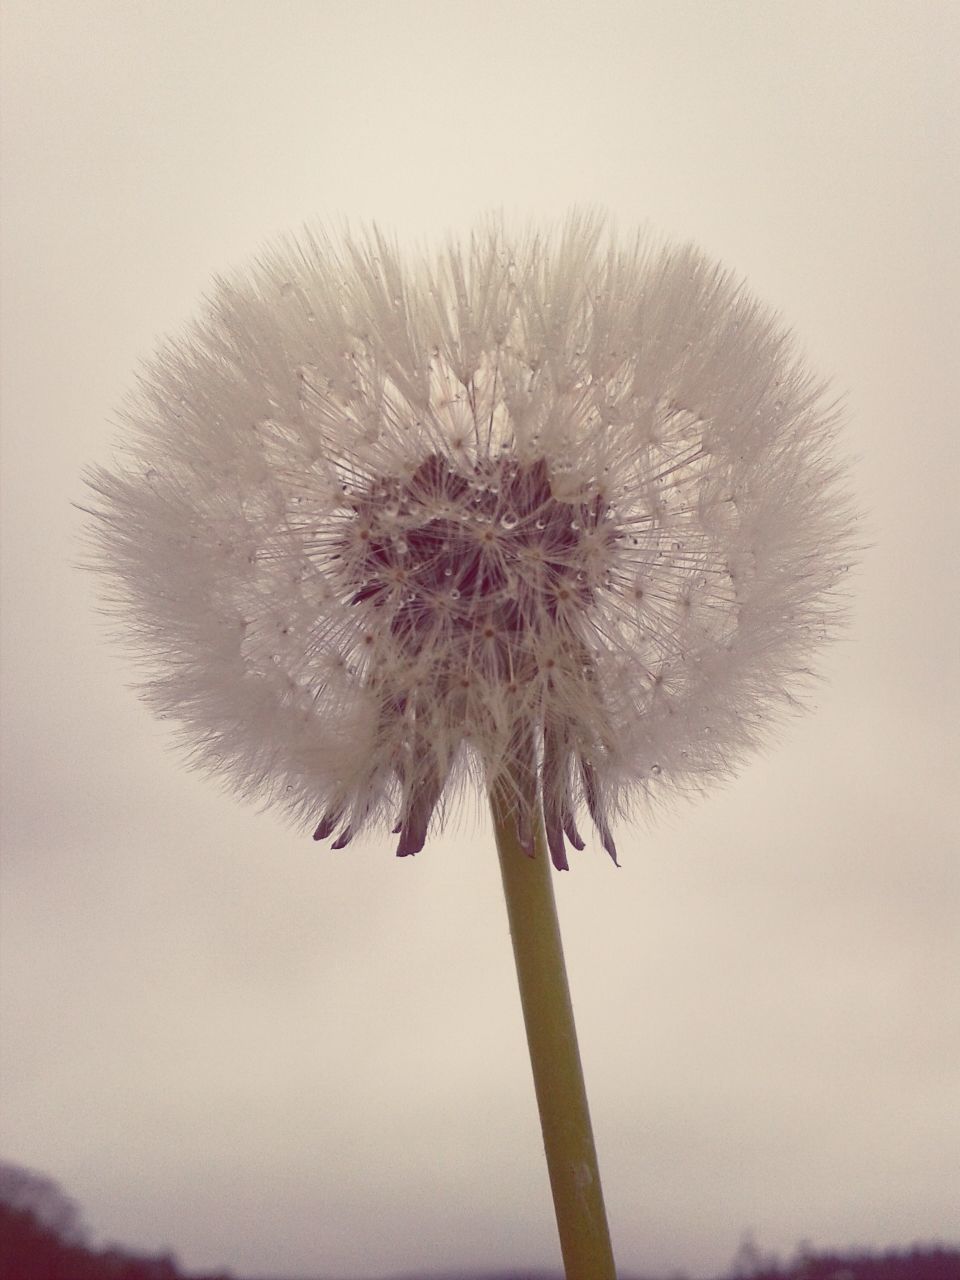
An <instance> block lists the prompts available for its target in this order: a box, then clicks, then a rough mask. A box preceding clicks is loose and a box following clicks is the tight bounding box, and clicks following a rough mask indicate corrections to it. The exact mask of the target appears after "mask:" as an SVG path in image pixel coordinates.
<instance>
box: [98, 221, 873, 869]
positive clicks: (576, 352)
mask: <svg viewBox="0 0 960 1280" xmlns="http://www.w3.org/2000/svg"><path fill="white" fill-rule="evenodd" d="M124 421H125V425H126V434H125V436H124V438H123V439H122V441H121V449H122V458H121V460H120V461H119V462H118V464H117V466H116V467H115V468H114V469H112V470H107V469H98V470H96V471H95V472H94V473H93V474H92V475H91V477H90V483H91V484H92V487H93V488H94V489H95V490H96V492H97V494H98V503H97V519H96V522H95V526H94V537H95V540H96V544H97V552H96V562H97V565H98V567H100V568H102V569H103V570H104V571H106V572H107V573H108V574H109V576H110V578H111V579H112V582H113V588H114V589H113V592H112V597H111V599H112V603H113V604H114V605H115V606H116V609H117V611H118V613H119V614H121V615H122V618H123V621H124V627H125V631H126V634H127V636H128V638H129V640H130V641H131V643H132V644H133V646H134V647H135V649H136V650H137V651H138V652H139V654H140V655H141V656H142V658H143V660H144V662H145V664H146V668H147V671H148V673H149V678H148V680H147V682H146V684H145V686H144V689H145V694H146V697H147V698H148V700H149V701H150V703H151V705H152V706H153V707H154V708H155V709H156V710H157V711H158V712H159V713H161V714H163V715H164V716H168V717H173V718H175V719H176V720H177V721H179V723H180V724H181V726H182V732H183V737H184V740H185V741H186V742H187V743H188V744H189V745H190V747H191V749H192V759H193V760H194V762H195V763H197V764H199V765H202V766H204V767H205V768H207V769H209V770H210V771H212V772H214V773H216V774H218V775H220V776H221V777H222V778H224V779H226V780H229V782H230V783H231V784H232V785H233V786H235V787H236V788H237V789H238V790H240V791H241V792H242V793H244V794H245V795H249V796H258V797H261V798H265V799H268V800H270V801H276V802H277V803H279V804H280V805H281V806H282V807H284V808H285V809H286V810H287V811H288V812H289V813H290V814H292V815H293V816H294V817H295V818H296V819H297V820H298V821H300V822H304V823H310V824H316V823H317V821H318V819H319V820H321V826H320V830H319V832H318V835H319V836H326V835H330V834H333V832H334V830H337V831H339V832H340V833H341V837H340V839H339V840H338V843H340V844H342V843H346V841H347V840H348V839H349V838H350V837H351V836H352V835H353V834H355V833H356V832H357V831H358V830H360V829H361V828H363V827H364V826H366V825H368V824H369V823H371V822H377V821H383V820H386V821H387V822H388V823H389V825H391V826H393V825H394V824H395V823H396V824H397V826H396V830H398V831H399V832H400V836H401V841H400V848H399V850H398V852H401V853H411V852H416V848H415V847H413V846H416V847H417V848H418V847H420V845H422V842H423V839H422V837H423V836H425V834H426V824H427V823H428V822H429V821H430V819H431V814H432V813H433V811H434V806H435V805H436V804H437V802H438V801H440V802H441V804H440V811H441V812H442V810H443V804H442V797H444V796H446V797H449V796H450V795H452V794H453V793H454V792H455V790H456V788H457V787H458V785H460V784H461V783H463V782H464V781H465V780H468V779H470V778H471V777H473V778H474V779H475V780H476V781H477V782H478V783H479V785H481V786H483V787H489V786H490V785H491V784H492V783H493V782H494V781H495V780H496V779H497V778H498V777H499V778H500V779H501V780H503V779H509V783H510V785H511V786H512V788H513V789H514V791H515V793H516V796H517V805H518V817H519V818H520V822H521V833H522V834H524V833H526V838H527V840H528V841H529V837H530V831H531V829H532V824H533V822H534V821H536V818H537V816H538V810H539V808H540V807H541V806H542V809H543V812H544V814H545V817H546V819H547V828H548V836H549V838H550V848H551V852H552V853H553V855H554V860H555V862H556V863H557V865H558V866H565V865H566V862H565V856H564V853H563V838H562V835H560V834H559V833H560V831H561V828H562V829H563V830H565V831H566V834H567V839H568V840H569V841H570V842H572V843H574V844H581V843H582V842H581V841H579V837H577V835H576V829H575V826H574V817H573V815H574V812H575V810H576V809H577V808H579V807H580V806H581V805H583V804H585V805H586V806H587V807H588V808H589V810H590V812H591V814H592V815H593V817H594V820H595V822H596V824H597V826H598V828H599V830H600V834H601V839H602V841H603V843H604V844H605V845H606V847H607V848H608V849H609V851H610V852H611V854H613V853H614V847H613V841H612V837H611V835H610V832H609V827H608V817H607V815H608V814H610V813H622V812H623V811H625V810H626V809H628V808H629V805H630V802H631V800H633V799H636V798H640V797H642V798H644V799H650V798H656V797H660V796H663V795H666V794H669V793H670V792H671V790H676V789H689V788H691V787H694V788H697V787H700V786H702V785H704V784H706V783H708V782H710V781H712V780H715V779H718V778H721V777H723V776H724V775H726V774H728V773H729V772H730V770H731V769H732V768H733V766H734V765H735V764H737V763H738V762H739V761H740V759H741V758H742V757H743V755H744V753H745V752H746V751H748V750H751V749H753V748H755V747H756V746H757V745H758V744H759V743H760V742H761V741H762V740H763V739H764V737H765V736H766V733H767V729H768V727H769V726H770V724H771V721H772V720H775V719H776V716H777V713H778V712H780V711H782V710H783V709H785V708H786V707H787V706H789V705H793V703H794V701H795V694H796V692H797V690H798V689H799V688H800V687H801V686H802V684H803V683H804V681H805V680H806V679H808V678H809V676H810V663H811V655H812V654H813V652H814V650H815V649H817V648H818V647H819V645H820V644H821V642H822V640H824V639H825V638H827V637H828V636H829V635H831V634H832V633H833V632H834V631H835V629H836V626H837V623H838V621H839V610H838V604H837V591H836V588H837V586H838V583H839V581H840V579H841V575H842V573H843V571H844V570H845V568H846V567H847V564H848V561H849V557H850V547H851V528H852V519H851V516H850V512H849V505H848V501H847V498H846V495H845V490H844V488H843V474H842V468H841V467H840V466H839V464H838V462H837V460H836V458H835V456H834V453H833V447H834V435H835V426H836V413H835V405H834V403H833V402H832V401H831V400H830V399H829V398H827V396H826V393H825V389H824V387H823V386H822V385H821V384H820V383H819V382H818V381H816V380H815V379H814V378H812V377H811V375H810V374H809V373H808V372H807V371H806V370H805V369H804V367H803V365H802V363H801V362H800V360H799V358H798V356H797V354H796V352H795V348H794V344H793V342H792V340H791V338H790V337H789V335H788V334H786V333H785V332H784V331H783V329H782V328H781V327H780V325H779V323H778V322H777V321H776V319H775V318H774V317H773V316H772V315H771V314H770V313H769V312H768V311H767V310H766V309H765V308H764V307H763V306H761V305H760V304H759V303H758V302H757V301H756V300H754V299H753V298H752V297H751V296H750V295H749V293H747V291H746V290H745V288H744V287H743V285H742V284H741V283H740V282H739V281H738V280H737V279H735V278H734V277H733V276H731V275H730V274H729V273H728V272H726V271H724V270H723V269H721V268H720V267H718V266H717V265H715V264H714V263H712V262H710V261H708V260H707V259H705V258H704V257H703V256H701V254H700V253H699V252H698V251H697V250H695V249H694V248H691V247H679V248H678V247H666V248H652V247H649V246H647V245H645V244H644V243H643V242H641V241H638V242H637V243H636V244H635V245H631V246H626V247H625V246H623V245H620V244H617V243H616V242H614V241H612V240H609V239H608V238H607V237H606V236H605V233H604V228H603V223H602V220H601V219H598V218H593V217H589V216H572V217H570V218H569V219H568V220H567V221H566V222H565V223H564V224H563V225H562V227H561V228H560V229H559V230H558V231H557V232H556V233H555V234H548V235H542V236H541V235H538V234H535V233H533V232H532V231H531V232H528V233H526V234H524V235H520V236H512V235H510V234H509V233H507V232H506V231H505V230H504V229H503V227H502V225H501V224H500V223H499V222H490V223H487V224H485V225H483V226H482V227H481V228H480V229H479V230H478V231H476V232H475V233H474V234H472V235H471V236H470V237H469V239H468V240H467V241H466V242H465V243H463V244H452V245H451V246H450V247H448V248H447V249H446V250H445V251H444V252H443V253H441V254H440V255H439V256H438V257H437V259H436V260H435V261H433V262H428V261H417V262H410V261H408V260H407V259H405V258H404V257H402V256H401V255H400V254H399V252H398V251H397V250H396V248H395V247H394V246H392V245H391V244H389V243H387V241H386V240H385V239H384V238H383V237H382V236H381V235H380V234H379V233H377V232H370V233H368V234H361V235H359V236H356V237H353V236H344V237H343V238H342V239H340V240H339V241H334V240H332V239H330V238H327V237H325V236H323V235H321V234H315V233H308V234H306V235H304V236H303V237H302V238H301V239H299V240H289V241H287V242H285V243H283V244H280V245H278V246H276V247H275V248H273V249H272V250H271V251H270V252H268V253H267V254H265V255H264V256H263V257H261V258H260V259H259V261H257V262H256V263H255V264H254V265H253V266H252V268H250V269H248V270H247V271H245V272H243V273H240V274H238V275H236V276H235V277H232V278H230V279H227V280H222V281H219V282H218V283H217V286H216V289H215V292H214V293H213V296H212V298H211V299H210V301H209V304H208V306H207V308H206V312H205V314H204V316H203V318H202V319H201V320H200V321H199V322H198V323H197V324H196V325H195V326H194V327H193V328H192V329H191V330H190V332H189V333H187V334H186V335H185V337H183V338H182V339H180V340H178V341H175V342H171V343H170V344H169V345H167V346H166V347H165V348H164V349H163V350H162V351H161V352H160V353H159V354H158V355H157V357H156V358H155V359H154V360H153V362H152V364H151V365H150V366H149V367H148V368H147V370H146V372H145V373H144V374H143V375H142V377H141V379H140V383H139V386H138V389H137V391H136V393H135V395H134V396H133V397H132V399H131V402H130V404H129V406H128V407H127V410H126V412H125V415H124ZM567 529H569V532H565V530H567ZM458 587H459V588H462V589H458Z"/></svg>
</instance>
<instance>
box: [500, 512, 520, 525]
mask: <svg viewBox="0 0 960 1280" xmlns="http://www.w3.org/2000/svg"><path fill="white" fill-rule="evenodd" d="M519 523H520V518H519V516H518V515H517V513H516V512H515V511H505V512H504V513H503V515H502V516H501V517H500V524H501V525H502V526H503V528H504V529H515V528H516V527H517V525H518V524H519Z"/></svg>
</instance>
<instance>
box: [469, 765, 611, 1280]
mask: <svg viewBox="0 0 960 1280" xmlns="http://www.w3.org/2000/svg"><path fill="white" fill-rule="evenodd" d="M491 807H492V809H493V821H494V830H495V833H496V840H497V851H498V853H499V855H500V872H501V875H502V876H503V892H504V896H505V897H506V900H507V915H508V917H509V920H510V936H511V938H512V940H513V955H514V960H515V961H516V966H517V981H518V983H519V986H520V1002H521V1004H522V1006H523V1020H524V1024H525V1026H526V1031H527V1045H528V1046H529V1049H530V1064H531V1066H532V1067H533V1084H534V1088H535V1090H536V1094H537V1107H538V1109H539V1111H540V1127H541V1129H542V1130H543V1145H544V1149H545V1151H546V1156H547V1169H548V1171H549V1174H550V1188H551V1190H552V1192H553V1204H554V1209H555V1210H556V1215H557V1228H558V1230H559V1233H560V1249H561V1251H562V1253H563V1265H564V1269H565V1272H566V1277H567V1280H616V1271H615V1269H614V1262H613V1250H612V1248H611V1245H610V1231H609V1228H608V1226H607V1214H606V1210H605V1209H604V1205H603V1191H602V1190H601V1187H600V1170H599V1167H598V1165H597V1152H596V1148H595V1146H594V1141H593V1130H592V1129H591V1126H590V1112H589V1110H588V1107H587V1092H586V1088H585V1086H584V1082H583V1068H582V1066H581V1065H580V1051H579V1049H578V1047H577V1031H576V1027H575V1025H574V1021H573V1006H572V1005H571V1003H570V988H569V986H568V985H567V971H566V967H565V965H564V962H563V947H562V944H561V941H560V925H559V923H558V921H557V908H556V903H555V901H554V897H553V881H552V871H551V866H550V859H549V857H548V856H547V850H546V841H545V839H544V833H543V823H542V821H538V822H537V823H536V827H535V832H534V836H535V842H534V856H533V857H530V856H529V855H527V854H526V853H525V852H524V851H523V849H522V848H521V846H520V842H519V839H518V834H517V822H516V801H515V800H514V801H511V799H510V798H509V797H508V796H507V794H506V792H505V790H504V789H501V788H495V789H494V792H493V795H492V796H491Z"/></svg>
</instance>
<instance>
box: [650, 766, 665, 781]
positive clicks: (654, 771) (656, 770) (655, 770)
mask: <svg viewBox="0 0 960 1280" xmlns="http://www.w3.org/2000/svg"><path fill="white" fill-rule="evenodd" d="M661 773H663V770H662V769H661V768H660V766H659V765H658V764H652V765H651V766H650V774H651V777H654V778H659V777H660V775H661Z"/></svg>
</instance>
